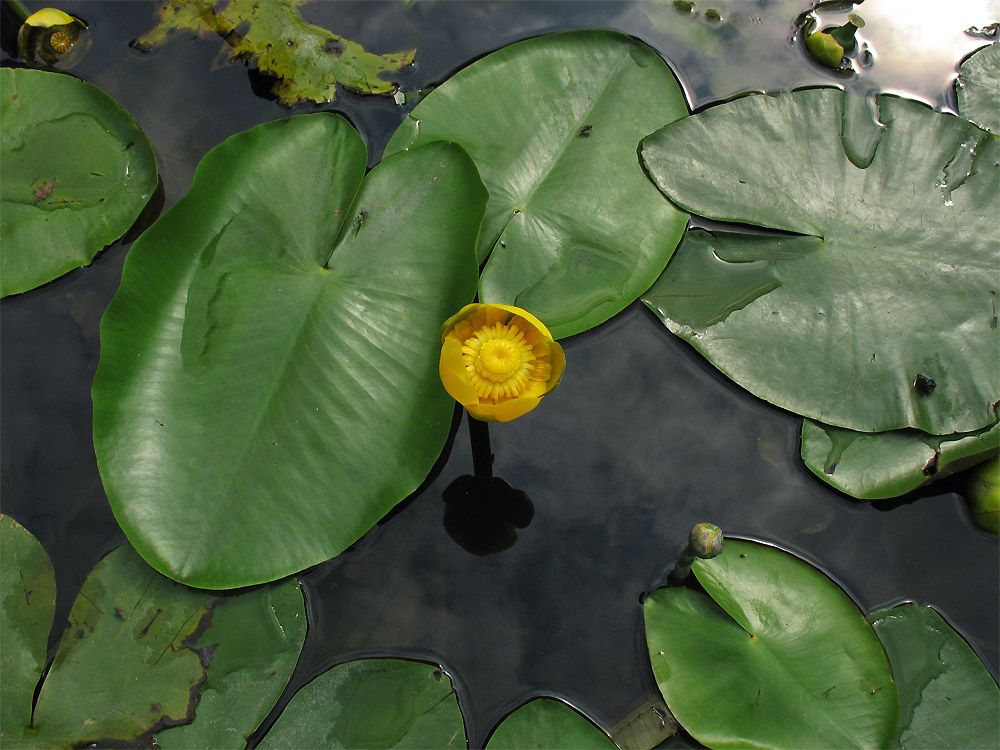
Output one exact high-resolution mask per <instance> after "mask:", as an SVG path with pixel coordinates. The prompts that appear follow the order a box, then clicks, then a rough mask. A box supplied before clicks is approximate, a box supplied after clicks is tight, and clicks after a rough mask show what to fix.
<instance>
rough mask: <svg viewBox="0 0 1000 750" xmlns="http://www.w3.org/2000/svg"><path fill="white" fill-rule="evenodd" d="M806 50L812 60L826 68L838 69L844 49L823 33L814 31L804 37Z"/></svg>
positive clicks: (830, 36)
mask: <svg viewBox="0 0 1000 750" xmlns="http://www.w3.org/2000/svg"><path fill="white" fill-rule="evenodd" d="M806 49H807V50H809V54H810V55H812V56H813V58H814V59H815V60H816V61H817V62H819V63H821V64H822V65H825V66H827V67H828V68H839V67H840V61H841V60H843V59H844V48H843V47H842V46H841V45H840V44H839V43H838V42H837V40H836V39H834V38H833V36H832V35H830V34H827V33H826V32H825V31H814V32H813V33H812V34H810V35H809V36H807V37H806Z"/></svg>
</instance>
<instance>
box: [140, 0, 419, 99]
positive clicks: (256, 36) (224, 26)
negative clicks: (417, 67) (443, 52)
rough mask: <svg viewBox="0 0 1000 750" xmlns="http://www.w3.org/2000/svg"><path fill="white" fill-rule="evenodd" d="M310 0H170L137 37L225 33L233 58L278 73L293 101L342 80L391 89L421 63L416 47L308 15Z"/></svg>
mask: <svg viewBox="0 0 1000 750" xmlns="http://www.w3.org/2000/svg"><path fill="white" fill-rule="evenodd" d="M306 2H309V0H267V2H263V3H262V2H255V1H254V0H228V2H224V3H222V4H221V5H220V4H219V3H217V2H215V0H170V1H169V2H165V3H163V4H162V5H161V6H160V7H159V9H158V10H157V17H158V22H157V25H156V26H155V27H154V28H153V29H150V30H149V31H148V32H147V33H146V34H143V35H142V36H140V37H139V38H138V39H136V42H135V43H136V45H137V46H138V47H139V48H140V49H150V48H152V47H154V46H157V45H160V44H163V43H164V42H166V41H167V40H168V39H169V37H170V36H171V34H173V33H175V32H177V31H192V32H194V33H195V34H199V35H209V34H218V35H219V36H220V37H222V38H223V39H224V40H225V41H224V44H225V49H226V50H228V51H229V54H230V56H231V59H233V60H242V61H244V62H246V63H247V64H250V65H253V66H255V67H256V68H257V69H259V70H260V71H261V72H263V73H266V74H268V75H271V76H274V77H276V78H277V79H278V80H277V81H276V83H275V84H274V87H273V93H274V95H275V96H276V97H277V98H278V99H279V100H280V101H282V102H284V103H285V104H295V103H296V102H301V101H313V102H319V103H322V102H330V101H333V99H334V97H336V95H337V84H338V83H339V84H341V85H342V86H344V87H345V88H349V89H351V90H353V91H359V92H361V93H368V94H388V93H392V92H393V91H395V90H396V89H397V86H396V84H394V83H392V82H390V81H387V80H386V79H385V78H383V76H385V75H387V74H391V73H396V72H399V71H400V70H403V69H404V68H407V67H409V66H410V65H411V64H412V63H413V56H414V54H415V53H416V50H415V49H411V50H404V51H402V52H396V53H391V54H386V55H375V54H372V53H371V52H368V51H366V50H365V49H364V48H363V47H362V46H361V45H360V44H358V43H357V42H352V41H351V40H350V39H345V38H344V37H342V36H338V35H336V34H333V33H331V32H329V31H327V30H326V29H323V28H320V27H319V26H313V25H312V24H310V23H306V22H305V21H303V20H302V18H301V17H300V16H299V14H298V12H297V11H296V8H297V7H298V6H300V5H303V4H305V3H306Z"/></svg>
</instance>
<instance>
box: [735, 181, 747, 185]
mask: <svg viewBox="0 0 1000 750" xmlns="http://www.w3.org/2000/svg"><path fill="white" fill-rule="evenodd" d="M737 182H738V183H740V184H741V185H746V184H747V181H746V180H737Z"/></svg>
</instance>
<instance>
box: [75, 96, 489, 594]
mask: <svg viewBox="0 0 1000 750" xmlns="http://www.w3.org/2000/svg"><path fill="white" fill-rule="evenodd" d="M366 158H367V157H366V154H365V148H364V145H363V143H362V141H361V138H360V136H359V135H358V133H357V132H356V131H355V130H354V129H353V128H352V127H351V126H350V125H349V124H348V123H347V121H346V120H344V119H343V118H342V117H339V116H337V115H332V114H326V113H318V114H313V115H301V116H296V117H292V118H288V119H286V120H282V121H280V122H272V123H268V124H265V125H261V126H258V127H256V128H253V129H251V130H249V131H247V132H245V133H242V134H239V135H236V136H234V137H232V138H230V139H229V140H227V141H226V142H225V143H223V144H222V145H220V146H218V147H217V148H215V149H213V150H212V151H211V152H210V153H209V154H208V155H207V156H206V157H205V159H204V160H203V161H202V163H201V164H200V165H199V167H198V171H197V173H196V175H195V179H194V183H193V185H192V188H191V191H190V192H189V193H188V195H187V196H185V197H184V198H182V199H181V200H180V201H179V202H178V203H177V205H176V206H174V207H173V208H172V209H171V210H170V211H169V212H168V213H167V214H165V215H164V216H163V217H162V218H161V219H160V220H159V221H158V222H157V223H156V224H154V225H153V226H152V227H150V229H148V230H147V231H146V232H145V233H144V234H143V236H142V237H141V238H140V239H139V240H138V241H137V242H136V244H135V246H134V247H133V249H132V252H131V253H130V254H129V257H128V260H127V261H126V264H125V269H124V272H123V277H122V284H121V288H120V289H119V291H118V294H117V295H116V297H115V299H114V300H113V301H112V303H111V305H110V307H109V308H108V311H107V313H106V314H105V316H104V319H103V321H102V326H101V362H100V366H99V367H98V371H97V375H96V378H95V382H94V391H93V396H94V441H95V446H96V450H97V458H98V464H99V466H100V469H101V476H102V478H103V480H104V484H105V488H106V489H107V492H108V497H109V499H110V501H111V505H112V508H113V509H114V511H115V514H116V517H117V518H118V521H119V523H120V524H121V526H122V528H123V529H124V530H125V533H126V534H127V535H128V537H129V539H130V541H131V542H132V544H133V545H134V546H135V547H136V549H137V550H138V551H139V552H140V554H142V555H143V557H144V558H145V559H146V560H147V561H148V562H149V563H150V564H151V565H153V567H154V568H156V569H157V570H159V571H160V572H162V573H164V574H165V575H168V576H170V577H171V578H175V579H177V580H181V581H183V582H185V583H189V584H191V585H197V586H201V587H205V588H233V587H238V586H245V585H250V584H254V583H259V582H262V581H268V580H274V579H277V578H281V577H283V576H286V575H288V574H290V573H293V572H295V571H298V570H302V569H303V568H306V567H308V566H309V565H313V564H315V563H318V562H321V561H323V560H326V559H328V558H330V557H332V556H334V555H336V554H338V553H340V552H341V551H343V550H344V549H345V548H346V547H347V546H349V545H350V544H352V543H354V542H355V541H356V540H357V539H358V538H359V537H360V536H361V535H362V534H364V532H365V531H367V530H368V529H369V528H370V527H371V526H372V525H374V524H375V523H376V522H377V521H378V520H379V519H380V518H381V517H382V516H383V515H384V514H385V513H386V512H387V511H388V510H389V509H390V508H392V507H393V506H394V505H395V504H396V503H398V502H399V501H400V500H402V499H403V498H405V497H406V496H407V495H409V494H410V493H411V492H413V491H414V490H415V489H416V488H417V487H418V486H419V485H420V483H421V482H422V481H423V479H424V478H425V477H426V475H427V472H428V471H430V468H431V467H432V465H433V464H434V461H435V460H436V459H437V457H438V455H439V454H440V452H441V449H442V447H443V446H444V443H445V440H446V438H447V435H448V430H449V427H450V424H451V418H452V414H453V411H454V402H453V401H452V400H451V398H450V397H449V396H448V394H447V393H446V392H445V390H444V388H443V387H442V386H441V382H440V378H439V376H438V357H439V353H440V349H441V342H440V338H439V330H440V326H441V323H442V322H443V321H444V320H446V319H447V318H448V317H449V316H450V315H452V314H453V313H454V312H455V311H456V310H458V309H460V308H461V307H462V306H463V305H464V304H466V303H468V302H470V301H471V300H472V298H473V295H474V294H475V284H476V263H475V252H474V248H475V240H476V236H477V231H478V229H479V224H480V222H481V220H482V212H483V207H484V205H485V201H486V191H485V189H484V188H483V186H482V183H481V181H480V180H479V176H478V174H477V173H476V169H475V165H474V164H473V163H472V162H471V161H470V160H469V158H468V156H467V155H466V154H465V153H464V152H463V151H462V150H461V149H460V148H459V147H458V146H456V145H454V144H446V143H440V142H439V143H435V144H430V145H428V146H425V147H421V148H419V149H413V150H412V151H410V152H408V153H405V154H400V155H398V156H396V157H393V158H389V159H385V160H384V161H383V162H382V164H380V165H379V166H378V167H376V168H375V169H373V170H372V171H371V173H370V174H369V175H368V176H367V177H366V178H364V181H363V182H362V178H363V177H364V173H365V162H366ZM387 467H389V468H388V469H387Z"/></svg>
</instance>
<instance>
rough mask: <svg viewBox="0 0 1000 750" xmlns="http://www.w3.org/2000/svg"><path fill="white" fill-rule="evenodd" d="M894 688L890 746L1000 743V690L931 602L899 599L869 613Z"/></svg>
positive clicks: (939, 749) (993, 745) (988, 745)
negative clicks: (897, 707) (895, 720)
mask: <svg viewBox="0 0 1000 750" xmlns="http://www.w3.org/2000/svg"><path fill="white" fill-rule="evenodd" d="M868 620H869V621H870V622H871V623H872V625H873V626H874V627H875V632H876V633H877V634H878V637H879V638H880V639H881V640H882V644H883V645H884V646H885V650H886V652H887V653H888V655H889V662H890V663H891V664H892V675H893V678H894V679H895V681H896V685H897V687H898V689H899V699H900V704H901V708H902V711H901V714H900V721H899V732H898V734H897V736H896V741H895V742H894V743H893V747H902V748H928V750H932V749H933V750H944V748H962V749H963V750H964V749H966V748H970V749H971V748H984V749H985V748H990V749H992V748H996V747H1000V690H998V689H997V684H996V682H995V681H994V680H993V678H992V677H991V676H990V673H989V671H988V670H987V669H986V667H985V666H984V665H983V662H982V661H981V660H980V659H979V657H978V656H976V654H975V652H973V650H972V649H971V648H970V647H969V644H968V643H966V642H965V640H964V639H963V638H962V636H960V635H959V634H958V633H956V632H955V631H954V629H952V627H951V626H950V625H948V623H946V622H945V621H944V619H943V618H942V617H941V615H939V614H938V613H937V612H935V611H934V610H933V609H931V608H930V607H920V606H917V605H916V604H901V605H899V606H898V607H893V608H892V609H887V610H884V611H882V612H876V613H874V614H872V615H869V616H868Z"/></svg>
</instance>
